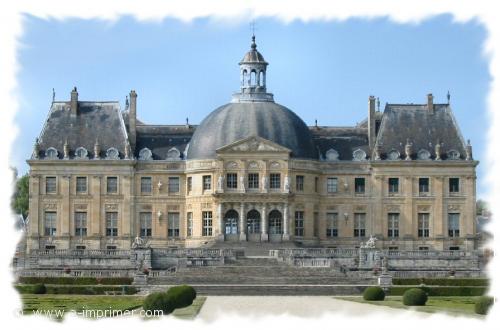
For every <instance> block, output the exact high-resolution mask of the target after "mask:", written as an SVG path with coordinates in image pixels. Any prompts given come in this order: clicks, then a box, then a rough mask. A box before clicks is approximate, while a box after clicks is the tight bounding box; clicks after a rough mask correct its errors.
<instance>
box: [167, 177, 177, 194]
mask: <svg viewBox="0 0 500 330" xmlns="http://www.w3.org/2000/svg"><path fill="white" fill-rule="evenodd" d="M179 191H180V179H179V177H178V176H177V177H169V178H168V192H169V193H170V194H172V193H178V192H179Z"/></svg>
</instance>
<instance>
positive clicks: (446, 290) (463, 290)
mask: <svg viewBox="0 0 500 330" xmlns="http://www.w3.org/2000/svg"><path fill="white" fill-rule="evenodd" d="M411 288H414V287H412V286H392V287H391V288H390V289H389V292H388V295H391V296H402V295H403V294H404V293H405V291H407V290H408V289H411ZM418 288H419V289H422V290H424V291H425V292H427V294H428V295H429V296H441V297H443V296H482V295H483V294H485V293H486V292H487V291H488V288H487V287H481V286H465V287H460V286H432V287H418Z"/></svg>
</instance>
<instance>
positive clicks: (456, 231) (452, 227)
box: [448, 213, 460, 237]
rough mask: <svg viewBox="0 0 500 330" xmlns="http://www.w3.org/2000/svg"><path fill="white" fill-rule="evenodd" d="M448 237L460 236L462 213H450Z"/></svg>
mask: <svg viewBox="0 0 500 330" xmlns="http://www.w3.org/2000/svg"><path fill="white" fill-rule="evenodd" d="M448 236H449V237H459V236H460V213H448Z"/></svg>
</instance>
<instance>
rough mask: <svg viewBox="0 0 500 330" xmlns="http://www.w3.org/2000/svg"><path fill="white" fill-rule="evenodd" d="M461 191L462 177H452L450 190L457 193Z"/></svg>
mask: <svg viewBox="0 0 500 330" xmlns="http://www.w3.org/2000/svg"><path fill="white" fill-rule="evenodd" d="M459 191H460V179H459V178H450V192H451V193H457V192H459Z"/></svg>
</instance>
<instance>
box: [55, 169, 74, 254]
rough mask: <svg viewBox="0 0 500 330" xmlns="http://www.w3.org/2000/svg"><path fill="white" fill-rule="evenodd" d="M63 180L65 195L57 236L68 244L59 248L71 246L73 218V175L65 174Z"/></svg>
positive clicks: (62, 192) (62, 191) (63, 192)
mask: <svg viewBox="0 0 500 330" xmlns="http://www.w3.org/2000/svg"><path fill="white" fill-rule="evenodd" d="M62 178H63V180H62V182H61V190H60V194H61V195H62V196H63V200H62V207H61V215H60V216H59V226H58V228H57V233H58V234H57V236H61V237H62V238H63V240H64V243H65V244H68V246H60V247H59V248H63V249H64V248H69V236H70V232H69V230H70V221H71V219H72V218H73V217H72V216H71V209H72V207H71V204H70V195H71V175H64V176H63V177H62Z"/></svg>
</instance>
